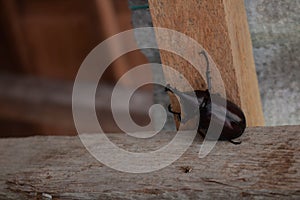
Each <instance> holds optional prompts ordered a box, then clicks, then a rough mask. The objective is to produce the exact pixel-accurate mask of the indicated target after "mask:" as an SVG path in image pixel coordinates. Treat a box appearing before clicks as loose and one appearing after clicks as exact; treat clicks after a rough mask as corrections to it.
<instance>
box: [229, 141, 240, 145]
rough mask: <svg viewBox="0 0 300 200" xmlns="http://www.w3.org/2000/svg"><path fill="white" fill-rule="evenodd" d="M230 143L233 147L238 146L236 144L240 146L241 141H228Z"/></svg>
mask: <svg viewBox="0 0 300 200" xmlns="http://www.w3.org/2000/svg"><path fill="white" fill-rule="evenodd" d="M228 141H229V142H230V143H232V144H235V145H238V144H241V143H242V142H241V141H233V140H228Z"/></svg>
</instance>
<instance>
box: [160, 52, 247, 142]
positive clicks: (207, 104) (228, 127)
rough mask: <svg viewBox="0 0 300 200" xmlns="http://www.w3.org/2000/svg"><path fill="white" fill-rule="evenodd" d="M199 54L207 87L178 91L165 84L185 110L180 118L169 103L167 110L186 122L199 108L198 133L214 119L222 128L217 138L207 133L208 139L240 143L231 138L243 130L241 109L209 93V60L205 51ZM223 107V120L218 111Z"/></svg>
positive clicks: (179, 114)
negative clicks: (205, 69)
mask: <svg viewBox="0 0 300 200" xmlns="http://www.w3.org/2000/svg"><path fill="white" fill-rule="evenodd" d="M200 54H202V55H204V57H205V59H206V63H207V71H206V78H207V84H208V89H207V90H195V91H190V92H180V91H178V90H177V89H176V88H172V87H171V86H170V85H167V86H166V87H165V90H166V91H167V92H170V93H172V94H175V95H176V96H178V97H179V99H180V102H181V105H182V106H183V110H184V111H185V112H184V113H185V116H184V118H183V119H182V116H181V113H180V112H175V111H173V110H172V107H171V105H169V106H168V110H169V112H171V113H173V114H174V115H176V116H177V117H178V120H179V121H180V122H182V123H186V122H187V121H189V120H190V119H192V118H193V117H195V116H196V112H195V110H197V109H199V114H200V119H199V125H198V129H197V132H198V133H200V134H201V135H202V136H203V137H205V136H206V134H207V130H208V127H209V124H210V122H211V120H214V122H215V123H218V124H220V125H223V124H224V125H223V129H222V131H221V134H220V136H219V138H215V137H214V136H209V135H207V137H208V139H211V140H216V139H218V140H227V141H230V142H231V143H233V144H240V143H241V142H237V141H233V139H235V138H238V137H240V136H241V135H242V134H243V133H244V131H245V128H246V118H245V115H244V113H243V111H242V109H241V108H240V107H239V106H237V105H236V104H234V103H233V102H231V101H229V100H226V99H224V98H223V97H221V95H220V94H211V92H210V90H211V78H210V69H209V61H208V58H207V55H206V53H205V51H201V52H200ZM193 94H194V95H196V98H194V95H193ZM211 99H214V101H213V102H212V101H211ZM224 101H226V108H224V107H223V106H222V104H221V103H220V102H224ZM186 105H187V106H186ZM212 106H213V107H214V109H212ZM224 109H225V112H226V116H225V121H224V120H221V119H222V116H220V115H221V114H220V112H218V111H220V110H223V111H224ZM221 113H222V112H221ZM223 113H224V112H223ZM223 118H224V117H223ZM221 123H222V124H221Z"/></svg>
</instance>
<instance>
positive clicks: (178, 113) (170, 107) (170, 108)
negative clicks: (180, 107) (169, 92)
mask: <svg viewBox="0 0 300 200" xmlns="http://www.w3.org/2000/svg"><path fill="white" fill-rule="evenodd" d="M168 111H169V112H170V113H172V114H174V115H176V116H177V118H178V120H179V121H180V122H181V113H180V112H174V111H173V110H172V106H171V104H169V106H168Z"/></svg>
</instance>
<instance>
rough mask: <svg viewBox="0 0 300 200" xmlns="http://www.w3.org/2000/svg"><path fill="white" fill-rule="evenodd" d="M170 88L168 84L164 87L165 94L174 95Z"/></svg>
mask: <svg viewBox="0 0 300 200" xmlns="http://www.w3.org/2000/svg"><path fill="white" fill-rule="evenodd" d="M170 87H171V86H170V84H168V85H166V87H165V91H166V92H171V93H174V92H173V91H172V90H171V89H170Z"/></svg>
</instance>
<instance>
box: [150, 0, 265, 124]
mask: <svg viewBox="0 0 300 200" xmlns="http://www.w3.org/2000/svg"><path fill="white" fill-rule="evenodd" d="M149 4H150V11H151V14H152V19H153V24H154V26H157V27H165V28H169V29H173V30H176V31H179V32H182V33H184V34H186V35H188V36H190V37H191V38H193V39H195V40H196V41H197V42H198V43H199V44H201V45H202V46H203V47H204V48H205V49H206V50H207V52H208V53H209V55H211V57H212V59H213V60H214V62H215V63H216V65H217V68H218V70H219V71H220V73H221V75H222V79H223V81H224V84H225V89H226V95H227V98H228V99H229V100H231V101H233V102H234V103H236V104H237V105H239V106H241V108H242V109H243V111H244V112H245V115H246V118H247V125H248V126H258V125H264V118H263V112H262V107H261V101H260V96H259V90H258V83H257V76H256V72H255V65H254V59H253V55H252V44H251V38H250V34H249V30H248V23H247V17H246V12H245V8H244V2H243V0H232V1H227V0H190V1H188V3H187V2H186V1H180V0H149ZM157 40H158V46H160V43H162V42H163V41H162V40H163V39H162V38H160V37H159V36H157ZM160 53H161V59H162V63H163V64H166V65H169V66H172V67H173V68H174V69H176V70H178V71H180V72H182V74H183V75H184V76H185V77H186V78H187V79H188V80H189V81H190V82H191V85H192V86H193V87H194V88H195V89H202V90H204V89H206V88H207V87H206V84H205V81H204V79H203V77H202V78H201V77H199V75H198V74H197V73H196V72H195V70H194V69H192V68H191V65H190V64H189V63H188V62H187V61H185V60H183V59H182V58H179V57H178V56H175V55H172V54H171V53H169V52H165V51H161V52H160ZM199 59H200V57H199ZM200 67H206V66H205V65H203V66H200ZM203 70H204V69H203ZM164 74H165V77H166V81H167V82H168V83H170V84H171V85H172V84H174V83H180V77H177V76H174V74H172V73H170V72H169V71H167V70H165V71H164ZM204 78H205V77H204ZM212 78H214V77H212ZM212 80H213V81H214V79H212ZM213 83H214V82H213ZM215 84H218V83H215ZM177 85H178V84H177ZM171 100H172V103H173V104H174V103H175V101H174V99H173V98H172V99H171ZM174 107H176V106H174Z"/></svg>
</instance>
